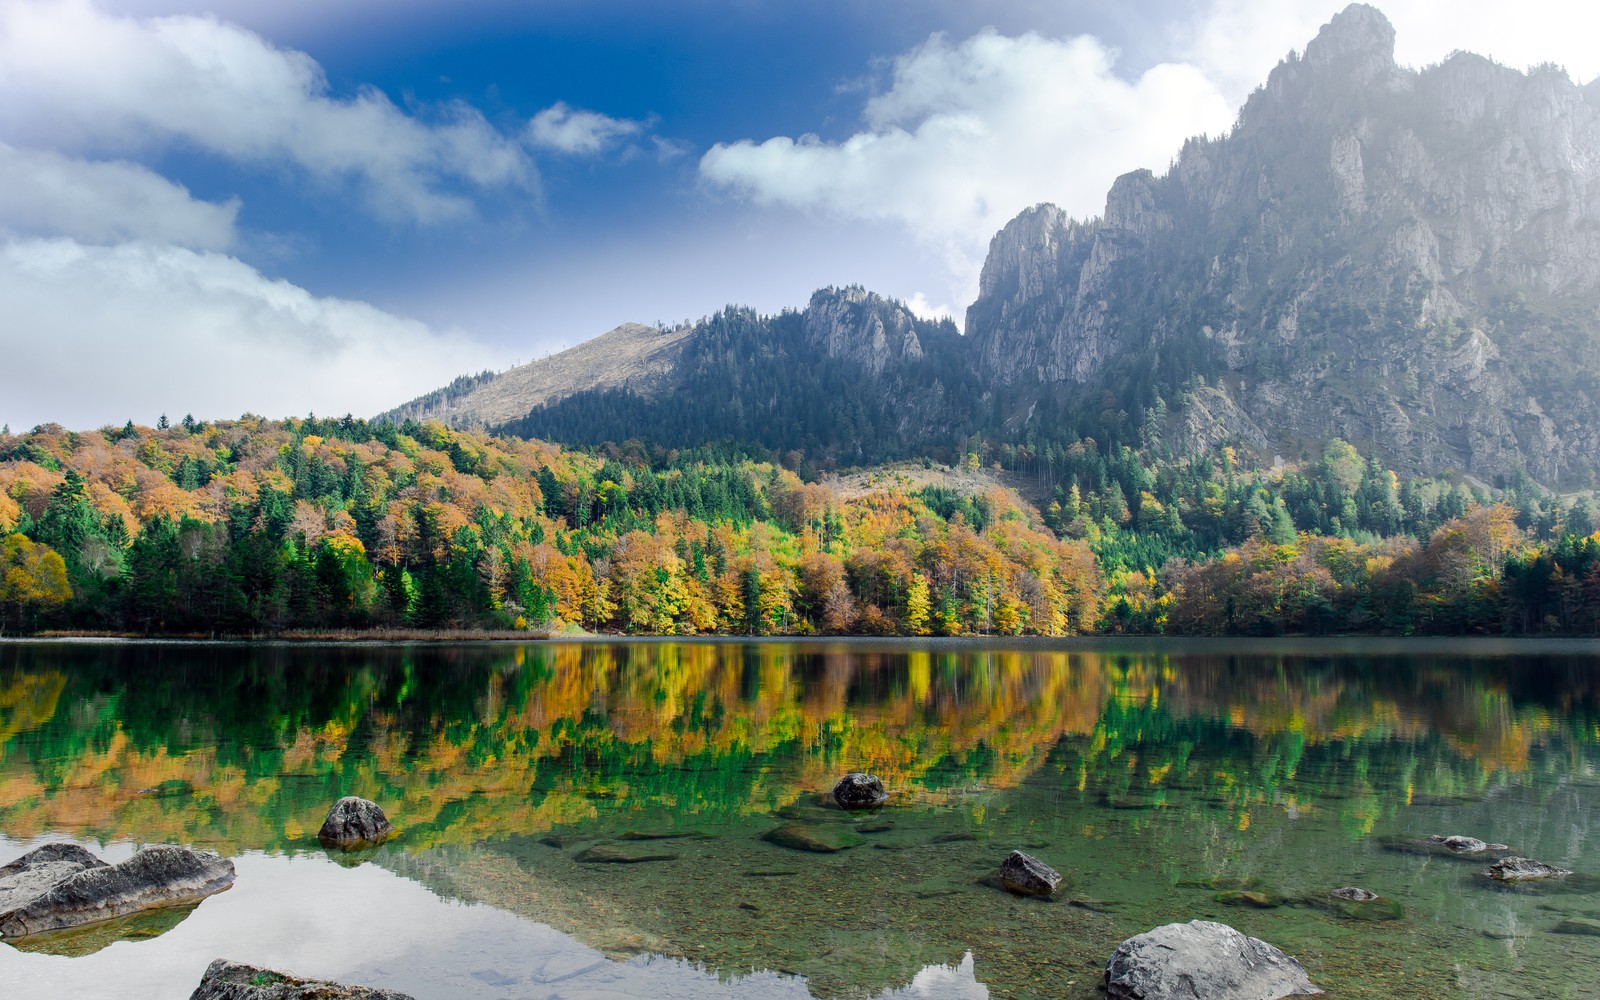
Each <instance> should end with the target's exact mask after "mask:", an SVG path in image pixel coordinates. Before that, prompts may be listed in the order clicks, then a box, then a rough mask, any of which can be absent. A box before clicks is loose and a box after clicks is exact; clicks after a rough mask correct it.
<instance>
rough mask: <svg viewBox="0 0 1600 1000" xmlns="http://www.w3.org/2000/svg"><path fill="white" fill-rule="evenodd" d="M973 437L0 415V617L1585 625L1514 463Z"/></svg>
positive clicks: (1219, 631)
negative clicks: (742, 438)
mask: <svg viewBox="0 0 1600 1000" xmlns="http://www.w3.org/2000/svg"><path fill="white" fill-rule="evenodd" d="M967 446H968V447H969V449H970V450H968V452H967V453H966V455H965V458H964V459H962V460H961V461H959V462H957V463H956V464H955V465H954V466H946V465H942V464H939V463H936V462H934V461H933V460H931V459H923V460H921V461H920V462H905V463H900V464H899V465H895V466H889V467H878V468H875V469H868V470H865V471H861V472H856V473H827V474H819V473H816V471H815V470H814V469H812V468H811V467H810V466H809V464H808V463H807V462H806V461H805V456H804V454H803V453H802V452H800V451H797V450H792V449H791V450H790V451H787V452H784V453H781V454H779V453H769V452H764V451H762V450H760V449H752V448H738V447H734V446H732V445H723V446H717V447H706V448H699V449H669V448H664V447H662V446H658V445H646V444H641V443H638V442H629V443H625V444H621V445H603V446H595V447H589V448H581V449H580V448H564V447H561V446H558V445H555V444H550V443H546V442H542V441H538V440H528V439H522V438H518V437H511V436H493V435H489V434H486V433H482V432H476V431H461V430H452V429H449V428H446V427H444V426H441V425H439V424H433V423H427V424H416V423H410V422H407V423H403V424H398V425H397V424H393V423H386V422H368V421H364V420H359V419H354V418H351V417H344V418H337V419H317V418H315V417H307V418H306V419H303V420H300V419H290V420H284V421H273V420H266V419H262V418H258V417H253V416H249V415H247V416H245V417H242V418H240V419H238V420H229V421H217V422H200V421H195V420H194V419H193V418H190V417H186V418H184V419H183V420H182V421H180V422H178V423H173V424H170V425H169V424H168V422H167V421H166V419H165V418H163V419H162V420H161V421H159V422H158V425H157V426H155V427H147V426H136V425H134V424H133V423H132V422H131V421H130V422H129V423H128V424H126V425H124V426H123V427H121V428H116V427H107V428H103V429H101V430H98V431H89V432H74V431H67V430H65V429H63V428H61V427H59V426H56V425H45V426H41V427H37V428H34V429H32V430H31V431H28V432H26V433H24V434H9V433H8V434H4V435H0V630H3V631H4V632H5V633H8V634H17V633H39V632H50V631H68V632H92V633H107V634H136V635H193V636H221V635H230V636H260V635H272V634H300V633H327V632H340V633H343V632H347V631H366V630H397V629H419V630H441V629H453V630H472V631H506V630H516V631H524V630H526V631H530V632H533V633H540V634H542V633H547V632H555V633H559V632H568V631H576V630H582V631H589V632H616V633H628V634H665V635H689V634H733V635H908V636H924V635H938V636H958V635H1047V636H1060V635H1074V634H1090V633H1116V634H1162V633H1166V634H1184V635H1279V634H1332V633H1379V634H1411V633H1423V634H1535V633H1538V634H1593V633H1594V632H1596V631H1597V630H1600V533H1597V528H1600V515H1597V514H1596V511H1595V509H1594V507H1593V505H1592V504H1591V502H1590V501H1589V500H1588V499H1587V498H1586V497H1580V498H1578V499H1577V500H1575V501H1572V502H1568V501H1567V500H1565V499H1563V498H1561V497H1559V496H1556V495H1553V494H1550V493H1547V492H1545V491H1544V490H1542V489H1540V488H1539V487H1538V486H1537V485H1536V484H1534V483H1532V482H1531V481H1530V480H1526V479H1520V480H1518V481H1517V482H1513V483H1509V484H1506V485H1505V487H1504V488H1503V489H1498V490H1490V489H1488V488H1487V487H1485V486H1481V485H1478V486H1474V485H1472V484H1471V483H1470V481H1467V480H1464V479H1457V478H1451V477H1438V478H1413V479H1407V480H1404V481H1402V480H1401V479H1400V477H1399V476H1397V475H1396V474H1395V473H1394V472H1393V471H1391V470H1389V469H1387V468H1385V467H1384V466H1383V464H1382V463H1381V462H1379V461H1378V460H1377V459H1375V458H1373V457H1370V456H1363V455H1361V454H1360V453H1359V452H1358V451H1357V450H1356V449H1355V448H1354V447H1352V446H1350V445H1348V444H1346V443H1344V442H1342V441H1333V442H1331V443H1330V444H1329V445H1328V446H1327V447H1326V448H1325V449H1324V452H1323V454H1322V455H1321V456H1319V457H1317V458H1315V459H1309V458H1308V459H1304V460H1302V461H1299V462H1296V463H1292V464H1288V463H1282V462H1279V463H1275V464H1274V465H1271V466H1263V465H1257V464H1254V463H1252V462H1251V461H1249V460H1248V459H1247V458H1244V457H1241V456H1240V455H1239V454H1236V453H1235V452H1234V451H1233V450H1232V449H1230V448H1227V447H1222V448H1219V449H1217V450H1216V451H1215V452H1214V453H1211V454H1206V455H1198V456H1194V455H1191V456H1184V457H1173V456H1171V455H1170V454H1164V453H1162V452H1161V450H1160V449H1159V448H1156V447H1142V448H1140V449H1137V450H1136V449H1134V448H1131V447H1128V446H1120V447H1117V448H1111V447H1108V446H1104V445H1101V444H1098V443H1097V442H1095V441H1093V440H1091V439H1083V440H1079V441H1076V442H1074V443H1072V444H1071V445H1069V446H1065V447H1058V446H1053V445H1052V446H1049V447H1046V448H1041V449H1038V450H1035V449H1033V448H1031V447H1029V446H1027V445H1015V444H1011V443H1006V444H999V445H995V444H992V443H988V442H985V441H984V440H982V439H979V438H973V439H971V440H970V441H969V442H967ZM801 473H805V475H804V476H802V475H801Z"/></svg>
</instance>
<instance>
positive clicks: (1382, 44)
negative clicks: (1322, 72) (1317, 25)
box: [1306, 3, 1394, 69]
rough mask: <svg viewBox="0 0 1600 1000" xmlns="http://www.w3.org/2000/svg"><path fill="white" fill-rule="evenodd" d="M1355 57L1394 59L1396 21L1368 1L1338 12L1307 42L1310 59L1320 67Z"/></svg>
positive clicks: (1380, 60) (1342, 62)
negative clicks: (1392, 20)
mask: <svg viewBox="0 0 1600 1000" xmlns="http://www.w3.org/2000/svg"><path fill="white" fill-rule="evenodd" d="M1353 60H1359V61H1360V62H1362V63H1372V62H1379V63H1383V64H1389V65H1392V64H1393V63H1394V25H1392V24H1390V23H1389V19H1388V18H1387V17H1384V16H1383V12H1382V11H1380V10H1378V8H1376V7H1372V6H1368V5H1367V4H1364V3H1353V4H1351V5H1350V6H1348V7H1346V8H1345V9H1344V10H1342V11H1340V12H1339V13H1337V14H1335V15H1334V16H1333V20H1331V21H1329V22H1328V23H1327V24H1325V25H1323V26H1322V30H1321V31H1319V32H1317V37H1316V38H1314V39H1312V40H1311V42H1310V44H1308V45H1307V46H1306V62H1307V63H1308V64H1310V65H1311V66H1313V67H1315V68H1317V69H1324V68H1328V67H1334V66H1342V65H1344V64H1346V63H1348V62H1350V61H1353Z"/></svg>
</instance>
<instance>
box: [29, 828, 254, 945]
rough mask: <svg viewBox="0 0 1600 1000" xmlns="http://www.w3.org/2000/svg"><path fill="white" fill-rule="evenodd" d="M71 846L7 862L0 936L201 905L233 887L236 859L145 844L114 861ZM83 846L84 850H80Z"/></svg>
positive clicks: (45, 849) (42, 850)
mask: <svg viewBox="0 0 1600 1000" xmlns="http://www.w3.org/2000/svg"><path fill="white" fill-rule="evenodd" d="M66 847H67V845H46V846H45V847H42V848H39V849H38V850H36V851H30V852H29V853H28V854H26V855H23V856H22V857H21V858H18V859H17V860H16V861H14V862H12V863H11V864H9V865H7V866H6V869H5V870H6V871H9V872H10V873H11V874H9V875H6V876H5V877H3V878H0V936H3V937H22V936H24V935H28V934H37V933H39V932H41V931H53V930H60V929H61V928H64V927H76V926H78V925H80V924H88V923H93V922H95V921H97V920H110V919H112V918H113V917H120V916H123V915H125V914H129V913H137V912H139V911H140V910H146V909H150V908H152V907H157V906H178V905H182V904H185V903H197V902H199V901H200V900H202V899H204V898H205V897H207V896H209V895H211V894H213V893H216V892H220V891H221V890H223V889H226V888H228V887H229V886H230V885H232V884H233V879H234V872H233V862H232V861H229V860H227V859H226V858H223V857H222V856H220V855H218V854H214V853H212V852H210V851H191V850H189V849H188V848H186V847H146V848H143V849H142V850H140V851H138V852H136V853H135V854H134V855H133V857H131V858H129V859H127V860H126V861H123V862H121V863H119V864H115V865H108V864H106V863H105V862H103V861H101V860H100V859H99V858H96V857H94V856H93V855H92V854H89V853H88V852H87V851H83V852H82V854H83V855H86V856H87V858H88V860H89V861H92V862H94V863H93V864H86V863H85V862H84V861H83V860H82V857H81V856H80V855H79V854H78V853H77V852H76V851H73V850H68V849H66ZM79 850H81V849H79Z"/></svg>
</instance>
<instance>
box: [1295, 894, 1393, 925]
mask: <svg viewBox="0 0 1600 1000" xmlns="http://www.w3.org/2000/svg"><path fill="white" fill-rule="evenodd" d="M1296 902H1298V903H1302V904H1304V905H1306V906H1311V907H1315V908H1316V909H1319V910H1327V911H1329V912H1330V913H1336V914H1338V915H1339V916H1340V917H1343V918H1344V919H1346V920H1371V921H1378V922H1382V921H1389V920H1403V919H1405V915H1406V908H1405V907H1404V906H1402V905H1400V903H1399V901H1397V900H1393V899H1387V898H1385V897H1383V896H1380V895H1378V894H1377V893H1375V892H1373V891H1372V890H1370V889H1358V888H1356V887H1355V886H1346V887H1344V888H1343V889H1334V890H1333V891H1332V892H1328V893H1325V894H1313V895H1308V896H1302V897H1300V898H1299V899H1298V900H1296Z"/></svg>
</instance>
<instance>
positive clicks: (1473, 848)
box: [1428, 833, 1511, 854]
mask: <svg viewBox="0 0 1600 1000" xmlns="http://www.w3.org/2000/svg"><path fill="white" fill-rule="evenodd" d="M1428 843H1430V844H1439V845H1442V846H1443V847H1444V848H1445V850H1448V851H1454V852H1456V853H1457V854H1482V853H1483V852H1484V851H1509V850H1511V848H1509V847H1507V846H1506V845H1504V844H1486V843H1484V842H1483V841H1481V840H1479V839H1478V838H1477V837H1463V836H1460V835H1459V834H1452V835H1451V836H1448V837H1442V836H1440V835H1439V834H1437V833H1436V834H1434V835H1433V836H1431V837H1429V838H1428Z"/></svg>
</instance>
